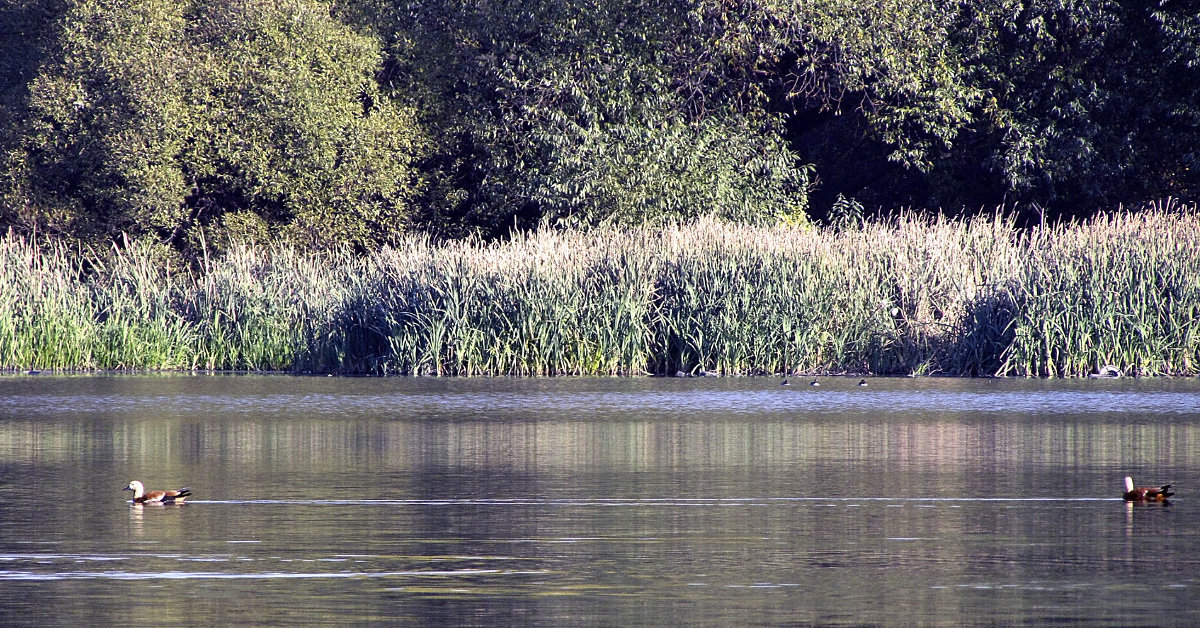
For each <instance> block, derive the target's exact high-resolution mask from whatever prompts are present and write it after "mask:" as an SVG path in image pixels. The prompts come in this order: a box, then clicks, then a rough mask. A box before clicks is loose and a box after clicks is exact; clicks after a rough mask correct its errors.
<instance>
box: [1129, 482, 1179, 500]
mask: <svg viewBox="0 0 1200 628" xmlns="http://www.w3.org/2000/svg"><path fill="white" fill-rule="evenodd" d="M1169 488H1171V485H1170V484H1164V485H1162V486H1158V487H1155V486H1139V487H1136V488H1135V487H1134V486H1133V478H1131V477H1129V476H1128V475H1127V476H1125V501H1127V502H1162V501H1166V500H1167V498H1168V497H1170V496H1172V495H1174V494H1175V493H1171V492H1169V491H1168V490H1167V489H1169Z"/></svg>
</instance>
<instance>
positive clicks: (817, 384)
mask: <svg viewBox="0 0 1200 628" xmlns="http://www.w3.org/2000/svg"><path fill="white" fill-rule="evenodd" d="M808 385H809V386H820V385H821V382H818V381H817V378H815V377H814V378H813V381H811V382H809V384H808Z"/></svg>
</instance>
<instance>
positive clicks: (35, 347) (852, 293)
mask: <svg viewBox="0 0 1200 628" xmlns="http://www.w3.org/2000/svg"><path fill="white" fill-rule="evenodd" d="M164 259H165V258H164V257H163V256H162V255H161V254H159V252H158V250H157V249H156V248H155V247H154V246H150V245H144V244H138V243H125V245H124V246H122V247H119V248H116V249H114V250H113V251H111V252H105V253H103V254H98V253H96V252H92V251H81V250H74V249H69V248H68V247H66V246H64V245H61V244H54V243H34V242H31V241H29V240H27V239H24V238H21V237H19V236H15V235H12V234H9V235H8V236H7V237H5V238H3V239H0V263H2V266H0V365H2V366H3V367H5V368H9V369H22V370H24V369H51V370H74V369H137V370H157V369H210V370H251V371H289V372H302V373H341V374H381V375H387V374H412V375H456V376H458V375H635V374H646V373H649V374H664V375H674V374H679V373H683V374H693V375H694V374H722V375H743V374H783V373H801V372H803V373H864V374H865V373H871V374H891V375H894V374H905V375H908V374H917V375H922V374H944V375H955V376H986V375H1000V376H1038V377H1074V376H1082V375H1086V374H1089V373H1093V372H1096V371H1097V369H1099V368H1100V367H1102V366H1104V365H1114V366H1116V367H1118V368H1120V369H1121V370H1123V371H1125V372H1126V373H1130V374H1136V375H1194V374H1196V373H1197V372H1200V331H1198V325H1197V323H1198V322H1200V212H1197V208H1196V207H1195V206H1194V205H1193V206H1181V205H1179V204H1177V203H1164V204H1160V205H1158V206H1155V207H1151V208H1150V209H1148V210H1146V211H1142V212H1137V213H1119V214H1112V215H1105V216H1101V217H1098V218H1096V219H1094V220H1090V221H1087V222H1083V223H1078V224H1067V225H1058V226H1052V227H1045V228H1036V229H1032V230H1021V229H1018V228H1016V227H1015V226H1014V223H1013V221H1012V220H1010V219H1008V218H1006V217H1004V216H1002V215H1000V214H999V213H997V214H995V215H990V216H980V217H975V218H970V219H961V220H952V219H945V218H932V217H922V216H919V215H916V214H906V215H902V216H899V217H897V218H893V219H890V220H888V221H885V222H875V223H868V224H866V225H865V226H863V227H861V228H858V229H846V230H830V229H812V228H793V227H753V226H737V225H729V224H724V223H720V222H717V221H711V220H701V221H697V222H693V223H689V224H684V225H677V226H671V227H665V228H655V229H651V228H644V229H634V230H617V229H596V230H591V231H586V232H585V231H552V230H545V231H540V232H536V233H528V234H520V235H517V236H515V237H513V238H512V239H511V240H509V241H506V242H503V243H497V242H479V241H466V242H455V243H449V244H441V245H437V244H434V243H432V242H431V241H430V240H428V239H427V238H423V237H419V236H413V237H409V238H407V239H404V240H402V241H400V242H398V243H397V244H396V245H395V246H393V247H390V248H387V249H384V250H382V251H380V252H378V253H376V254H374V255H371V256H368V257H360V256H354V255H352V254H350V253H348V252H342V253H337V252H335V253H311V252H305V251H300V250H297V249H295V248H290V247H287V246H272V247H251V246H232V247H230V248H228V249H227V251H226V252H225V253H224V254H223V255H222V256H221V257H220V258H219V259H214V260H204V261H203V262H202V263H201V264H199V265H198V267H196V268H191V269H188V268H183V269H172V268H171V267H170V266H169V265H167V264H166V263H165V262H164V261H163V260H164Z"/></svg>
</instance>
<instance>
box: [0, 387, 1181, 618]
mask: <svg viewBox="0 0 1200 628" xmlns="http://www.w3.org/2000/svg"><path fill="white" fill-rule="evenodd" d="M857 383H858V380H857V378H855V379H844V378H823V379H822V385H821V386H820V387H810V386H808V385H807V382H803V383H799V384H794V385H792V386H790V387H783V386H780V385H779V381H778V380H773V379H767V378H757V379H747V378H738V379H729V378H697V379H649V378H647V379H592V378H586V379H432V378H424V379H422V378H392V379H347V378H323V377H312V378H306V377H289V376H236V375H219V376H214V375H157V376H132V375H89V376H46V375H39V376H30V375H10V376H4V377H0V625H4V626H12V625H38V626H46V625H71V626H76V625H127V624H151V623H152V624H155V625H164V624H166V625H195V626H214V625H226V624H232V623H250V624H267V625H289V624H290V625H297V624H298V625H319V624H332V623H339V624H342V623H359V624H371V623H387V624H393V625H480V626H495V625H542V626H561V625H714V626H716V625H800V626H804V625H831V626H837V625H846V626H850V625H854V626H861V625H894V626H912V625H929V626H962V625H1020V624H1032V625H1043V624H1048V623H1056V624H1074V625H1087V626H1103V625H1110V626H1136V625H1146V626H1151V625H1154V626H1158V625H1200V603H1198V602H1197V601H1196V600H1198V599H1200V525H1197V524H1198V521H1200V519H1198V515H1200V507H1198V506H1200V499H1198V498H1197V495H1200V492H1197V487H1200V381H1197V380H1195V379H1176V380H1130V379H1121V380H1079V381H1036V380H948V379H872V380H870V383H869V386H867V387H859V386H857ZM1126 474H1130V475H1132V476H1133V477H1134V479H1135V480H1136V481H1138V483H1139V484H1164V483H1168V482H1169V483H1172V484H1174V485H1175V489H1174V490H1176V491H1177V493H1178V494H1177V496H1176V497H1175V498H1174V499H1173V500H1172V501H1171V503H1170V504H1169V505H1168V506H1161V505H1158V504H1151V505H1130V504H1126V503H1124V502H1123V501H1122V500H1121V499H1120V494H1121V491H1122V490H1123V489H1122V478H1123V477H1124V476H1125V475H1126ZM132 479H140V480H142V481H143V482H145V483H146V484H147V485H149V488H177V487H180V486H185V485H186V486H190V487H191V488H192V491H193V494H194V496H193V498H192V500H190V501H189V503H187V504H186V505H182V506H165V507H164V506H145V507H140V506H138V507H135V506H131V505H130V504H129V503H128V499H129V497H130V493H129V492H123V491H122V490H121V489H122V488H123V487H124V486H125V485H126V484H127V483H128V482H129V481H130V480H132Z"/></svg>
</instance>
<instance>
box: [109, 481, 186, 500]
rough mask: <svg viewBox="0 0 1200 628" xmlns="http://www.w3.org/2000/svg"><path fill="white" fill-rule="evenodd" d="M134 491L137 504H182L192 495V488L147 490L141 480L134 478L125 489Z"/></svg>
mask: <svg viewBox="0 0 1200 628" xmlns="http://www.w3.org/2000/svg"><path fill="white" fill-rule="evenodd" d="M122 490H126V491H133V503H135V504H182V503H183V500H185V499H187V498H188V497H190V496H191V495H192V489H191V488H181V489H179V490H175V491H149V492H147V491H146V487H145V486H143V485H142V483H141V482H138V481H137V480H134V481H132V482H130V483H129V486H126V487H125V488H124V489H122Z"/></svg>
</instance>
